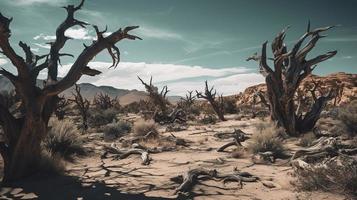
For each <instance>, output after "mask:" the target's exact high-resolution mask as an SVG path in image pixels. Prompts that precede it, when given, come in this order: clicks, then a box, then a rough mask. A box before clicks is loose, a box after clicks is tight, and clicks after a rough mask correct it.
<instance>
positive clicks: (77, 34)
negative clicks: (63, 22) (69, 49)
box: [64, 28, 96, 40]
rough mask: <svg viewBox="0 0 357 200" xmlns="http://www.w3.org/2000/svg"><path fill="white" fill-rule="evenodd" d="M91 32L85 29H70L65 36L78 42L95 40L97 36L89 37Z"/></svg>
mask: <svg viewBox="0 0 357 200" xmlns="http://www.w3.org/2000/svg"><path fill="white" fill-rule="evenodd" d="M89 33H90V31H89V30H87V29H85V28H69V29H67V30H66V32H65V33H64V34H65V36H67V37H70V38H73V39H77V40H93V39H96V37H95V36H91V35H89Z"/></svg>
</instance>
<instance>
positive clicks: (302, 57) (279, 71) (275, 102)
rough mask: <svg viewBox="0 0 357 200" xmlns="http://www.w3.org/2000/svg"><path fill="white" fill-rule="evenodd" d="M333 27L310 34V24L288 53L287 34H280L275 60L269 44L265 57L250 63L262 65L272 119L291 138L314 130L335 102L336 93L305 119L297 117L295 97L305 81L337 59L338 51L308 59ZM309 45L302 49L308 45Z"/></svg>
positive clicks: (274, 45) (274, 47) (274, 48)
mask: <svg viewBox="0 0 357 200" xmlns="http://www.w3.org/2000/svg"><path fill="white" fill-rule="evenodd" d="M332 27H333V26H328V27H324V28H317V29H315V30H310V22H309V25H308V28H307V32H306V33H305V34H304V35H303V36H302V37H301V38H300V39H299V40H298V41H297V42H296V43H295V45H294V46H293V48H292V49H291V50H290V51H289V52H288V50H287V47H286V46H285V44H284V39H285V31H286V29H284V30H283V31H282V32H280V33H279V34H278V35H277V36H276V38H275V39H274V41H273V43H272V45H271V46H272V52H273V58H272V59H269V58H267V53H266V47H267V42H265V43H264V44H263V46H262V52H261V55H260V56H258V55H257V54H255V55H253V56H251V57H249V58H248V59H247V60H248V61H249V60H255V61H258V62H259V65H260V72H261V73H262V74H263V75H264V76H265V82H266V85H267V96H268V101H269V104H270V116H271V118H272V119H273V120H275V121H277V122H278V126H282V127H284V128H285V129H286V132H287V133H288V134H289V135H291V136H297V135H299V133H303V132H306V131H308V130H311V129H312V128H313V127H314V125H315V122H316V121H317V119H318V118H319V116H320V113H321V111H322V110H323V108H324V107H325V105H326V102H327V101H328V100H329V99H330V98H331V93H332V92H333V91H332V90H331V91H330V92H329V95H327V96H321V97H319V98H318V100H317V101H316V102H315V104H314V105H313V106H312V108H311V110H310V111H309V112H307V114H306V115H305V116H304V118H298V117H297V116H296V105H295V102H294V95H295V92H296V90H297V88H298V87H299V85H300V83H301V82H302V80H304V79H305V78H306V77H307V76H308V75H310V74H311V72H312V71H313V70H314V69H315V67H316V65H317V64H318V63H320V62H322V61H325V60H327V59H329V58H331V57H333V56H334V55H336V53H337V51H331V52H327V53H326V54H322V55H319V56H317V57H314V58H312V59H308V60H307V59H306V56H307V54H308V53H309V52H310V51H311V50H312V49H313V48H314V47H315V45H316V43H317V42H318V41H319V39H321V38H323V37H324V36H322V35H321V33H322V32H324V31H327V30H329V29H331V28H332ZM306 40H308V41H307V42H306V44H305V45H304V46H303V47H302V45H303V43H304V41H306ZM268 59H269V60H272V62H273V65H274V69H272V68H271V67H270V66H269V65H268Z"/></svg>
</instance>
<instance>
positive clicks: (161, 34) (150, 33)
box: [136, 25, 183, 40]
mask: <svg viewBox="0 0 357 200" xmlns="http://www.w3.org/2000/svg"><path fill="white" fill-rule="evenodd" d="M136 32H137V35H139V36H141V37H143V38H154V39H164V40H172V39H174V40H183V36H182V35H180V34H178V33H175V32H173V31H170V30H166V29H162V28H157V27H151V26H145V25H144V26H141V27H140V28H139V29H138V30H137V31H136Z"/></svg>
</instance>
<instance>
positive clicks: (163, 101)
mask: <svg viewBox="0 0 357 200" xmlns="http://www.w3.org/2000/svg"><path fill="white" fill-rule="evenodd" d="M138 79H139V80H140V81H141V83H142V84H143V85H144V86H145V89H146V91H147V92H148V93H149V97H150V101H151V102H152V103H153V104H154V105H155V106H157V109H156V110H155V113H154V116H153V118H154V121H155V122H158V123H161V124H165V123H173V122H179V123H183V122H185V121H186V119H185V113H184V112H183V110H182V109H180V108H178V107H176V108H174V109H173V110H171V111H170V106H171V103H170V102H169V101H168V100H167V98H166V95H167V93H168V92H169V90H168V88H167V86H164V87H163V88H162V89H161V92H159V90H158V88H157V87H155V86H154V85H153V84H152V77H151V78H150V83H149V84H147V83H145V82H144V81H143V80H142V79H141V78H140V77H138Z"/></svg>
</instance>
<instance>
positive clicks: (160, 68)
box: [59, 62, 264, 95]
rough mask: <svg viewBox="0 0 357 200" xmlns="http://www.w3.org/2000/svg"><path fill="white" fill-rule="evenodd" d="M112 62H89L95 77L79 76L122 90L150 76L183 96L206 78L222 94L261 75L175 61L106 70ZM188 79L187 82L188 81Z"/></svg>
mask: <svg viewBox="0 0 357 200" xmlns="http://www.w3.org/2000/svg"><path fill="white" fill-rule="evenodd" d="M110 65H111V63H107V62H91V63H90V64H89V66H91V67H93V68H95V69H98V70H100V71H102V72H103V73H102V74H100V75H99V76H95V77H86V76H84V77H82V78H81V80H80V81H81V82H90V83H93V84H95V85H109V86H113V87H117V88H124V89H140V90H144V88H143V86H142V85H141V84H140V82H139V81H138V80H137V76H140V77H142V78H143V79H144V80H145V79H147V80H148V79H150V76H153V80H154V83H155V84H157V85H158V86H160V87H161V86H163V85H165V84H168V87H169V89H170V91H171V92H170V93H171V95H184V94H185V92H186V91H187V90H200V89H202V87H203V81H204V80H205V79H209V80H210V83H211V84H214V85H216V86H217V90H219V92H223V93H224V94H225V95H228V94H234V93H237V92H239V91H242V90H243V89H244V88H246V87H247V86H251V85H254V84H257V83H261V82H262V81H263V80H264V78H263V77H262V76H261V75H260V74H257V73H251V72H250V70H248V69H247V68H244V67H229V68H220V69H211V68H207V67H202V66H188V65H174V64H147V63H131V62H123V63H120V64H119V66H118V68H117V69H115V70H112V69H108V67H109V66H110ZM70 66H71V65H70V64H68V65H64V66H63V67H61V68H60V69H59V70H60V71H59V75H60V76H64V75H65V74H66V73H67V72H68V70H69V68H70ZM188 80H189V81H188Z"/></svg>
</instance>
